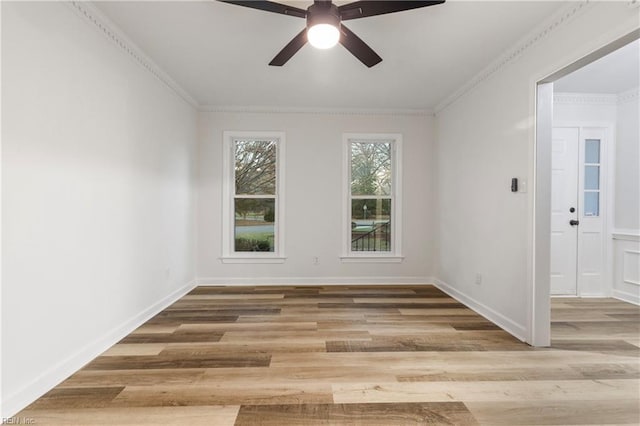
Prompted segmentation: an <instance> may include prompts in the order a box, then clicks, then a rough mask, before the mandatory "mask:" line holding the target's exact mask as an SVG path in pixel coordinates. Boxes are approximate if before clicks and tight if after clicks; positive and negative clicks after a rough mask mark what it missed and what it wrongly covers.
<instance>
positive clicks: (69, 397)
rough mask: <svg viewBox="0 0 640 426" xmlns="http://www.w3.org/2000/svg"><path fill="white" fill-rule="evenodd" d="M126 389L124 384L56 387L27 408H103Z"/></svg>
mask: <svg viewBox="0 0 640 426" xmlns="http://www.w3.org/2000/svg"><path fill="white" fill-rule="evenodd" d="M123 390H124V386H99V387H81V388H55V389H52V390H50V391H49V392H47V393H46V394H44V395H43V396H42V397H40V398H39V399H38V400H37V401H35V402H34V403H33V404H31V405H29V406H28V407H27V410H39V409H47V408H64V409H74V408H102V407H107V406H108V405H109V403H110V402H111V401H112V400H113V399H114V398H115V397H116V396H118V394H120V393H121V392H122V391H123Z"/></svg>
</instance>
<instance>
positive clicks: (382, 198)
mask: <svg viewBox="0 0 640 426" xmlns="http://www.w3.org/2000/svg"><path fill="white" fill-rule="evenodd" d="M401 138H402V136H401V135H397V134H392V135H389V134H368V135H360V134H345V135H344V143H345V165H344V169H345V170H344V176H345V179H344V199H345V201H346V205H345V208H344V220H343V222H344V223H343V227H344V231H345V236H344V237H343V256H342V260H343V261H347V262H354V261H355V262H362V261H366V262H400V261H402V256H401V254H400V251H401V250H400V249H401V226H400V219H401V211H400V208H401V206H402V203H401V198H400V195H401V182H400V173H399V166H400V164H401V150H400V148H401Z"/></svg>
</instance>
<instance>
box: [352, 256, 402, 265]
mask: <svg viewBox="0 0 640 426" xmlns="http://www.w3.org/2000/svg"><path fill="white" fill-rule="evenodd" d="M403 261H404V256H389V255H380V256H356V255H352V256H340V262H342V263H402V262H403Z"/></svg>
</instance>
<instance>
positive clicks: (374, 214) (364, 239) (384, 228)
mask: <svg viewBox="0 0 640 426" xmlns="http://www.w3.org/2000/svg"><path fill="white" fill-rule="evenodd" d="M351 250H352V251H391V199H389V198H386V199H381V198H378V199H356V200H351Z"/></svg>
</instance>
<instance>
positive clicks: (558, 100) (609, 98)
mask: <svg viewBox="0 0 640 426" xmlns="http://www.w3.org/2000/svg"><path fill="white" fill-rule="evenodd" d="M553 103H554V104H555V105H600V106H607V105H609V106H616V105H617V104H618V95H610V94H603V93H564V92H558V93H554V94H553Z"/></svg>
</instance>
